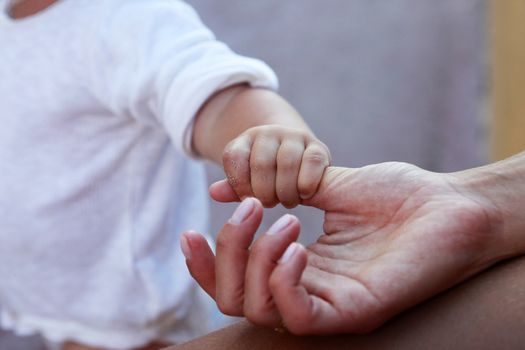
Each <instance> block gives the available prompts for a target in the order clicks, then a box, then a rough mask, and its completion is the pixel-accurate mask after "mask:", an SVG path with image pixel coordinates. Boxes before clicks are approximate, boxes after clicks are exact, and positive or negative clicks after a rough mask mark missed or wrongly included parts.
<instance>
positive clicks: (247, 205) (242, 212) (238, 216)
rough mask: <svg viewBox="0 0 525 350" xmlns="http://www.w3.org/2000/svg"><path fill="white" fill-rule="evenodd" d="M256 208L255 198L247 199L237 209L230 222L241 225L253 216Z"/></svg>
mask: <svg viewBox="0 0 525 350" xmlns="http://www.w3.org/2000/svg"><path fill="white" fill-rule="evenodd" d="M254 206H255V201H254V200H253V198H246V199H245V200H243V201H242V202H241V204H240V205H239V206H238V207H237V209H235V211H234V212H233V215H232V217H231V218H230V220H229V222H230V223H231V224H234V225H239V224H240V223H242V222H243V221H244V220H246V218H247V217H248V216H249V215H250V214H251V212H252V211H253V208H254Z"/></svg>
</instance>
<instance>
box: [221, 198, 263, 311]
mask: <svg viewBox="0 0 525 350" xmlns="http://www.w3.org/2000/svg"><path fill="white" fill-rule="evenodd" d="M261 219H262V205H261V203H260V202H259V201H258V200H257V199H255V198H247V199H245V200H244V201H242V203H241V204H240V205H239V207H237V209H236V210H235V212H234V214H233V215H232V217H231V219H230V220H229V221H228V223H226V224H225V225H224V226H223V228H222V230H221V232H220V233H219V235H218V236H217V252H216V258H215V279H216V289H215V301H216V302H217V305H218V307H219V309H220V310H221V311H222V312H223V313H225V314H227V315H231V316H242V315H243V303H244V276H245V274H246V264H247V262H248V256H249V247H250V244H251V242H252V240H253V237H254V235H255V232H256V231H257V228H258V227H259V225H260V223H261Z"/></svg>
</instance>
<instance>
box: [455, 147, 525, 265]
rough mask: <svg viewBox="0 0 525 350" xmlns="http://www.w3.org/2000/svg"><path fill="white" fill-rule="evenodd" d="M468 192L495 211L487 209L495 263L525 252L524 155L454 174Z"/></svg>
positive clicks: (523, 153)
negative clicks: (492, 237)
mask: <svg viewBox="0 0 525 350" xmlns="http://www.w3.org/2000/svg"><path fill="white" fill-rule="evenodd" d="M458 175H459V177H460V178H461V179H462V181H463V182H464V184H465V185H466V187H467V188H468V189H470V190H471V191H472V193H475V194H476V195H477V196H479V198H480V200H484V201H486V202H487V203H489V205H491V206H493V209H495V210H489V212H490V213H491V214H488V219H489V220H490V221H491V225H492V227H493V232H494V234H496V235H498V236H499V237H498V242H500V244H499V245H497V246H495V247H494V249H495V251H494V254H495V257H496V259H497V260H501V259H503V258H506V257H513V256H518V255H522V254H524V253H525V152H522V153H520V154H518V155H515V156H513V157H511V158H508V159H505V160H503V161H500V162H497V163H493V164H490V165H487V166H484V167H480V168H475V169H470V170H467V171H463V172H460V173H458Z"/></svg>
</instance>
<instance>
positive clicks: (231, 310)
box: [217, 299, 242, 316]
mask: <svg viewBox="0 0 525 350" xmlns="http://www.w3.org/2000/svg"><path fill="white" fill-rule="evenodd" d="M217 307H218V308H219V310H220V311H221V312H222V313H223V314H225V315H228V316H241V314H242V312H241V311H240V308H239V307H237V305H235V303H233V302H231V301H230V300H224V299H219V300H217Z"/></svg>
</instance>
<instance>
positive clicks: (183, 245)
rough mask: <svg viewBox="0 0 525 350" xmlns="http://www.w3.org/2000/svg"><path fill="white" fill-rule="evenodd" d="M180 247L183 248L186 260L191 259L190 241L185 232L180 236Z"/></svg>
mask: <svg viewBox="0 0 525 350" xmlns="http://www.w3.org/2000/svg"><path fill="white" fill-rule="evenodd" d="M180 249H181V250H182V254H184V257H185V258H186V260H189V259H191V249H190V243H189V242H188V238H187V237H186V236H185V235H184V234H183V235H182V236H181V237H180Z"/></svg>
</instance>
